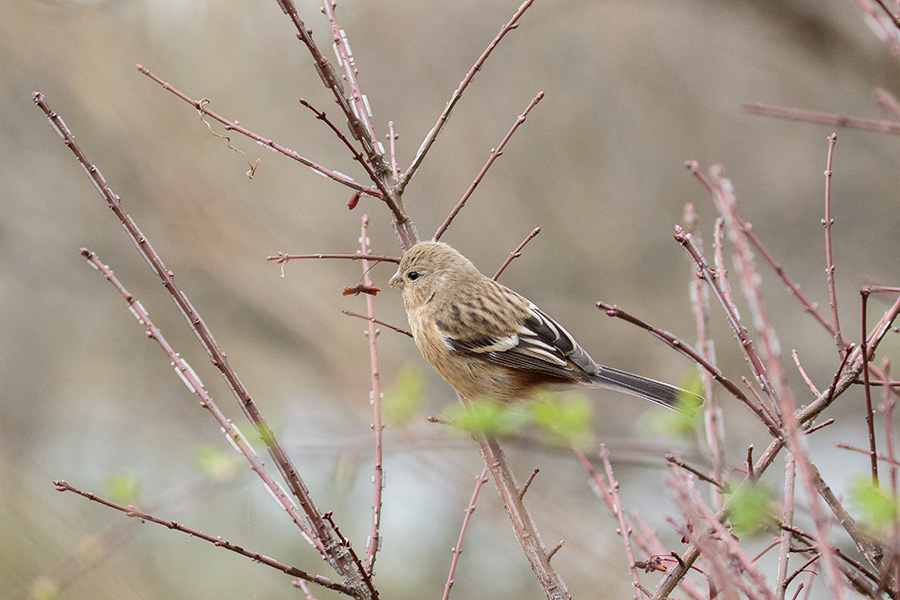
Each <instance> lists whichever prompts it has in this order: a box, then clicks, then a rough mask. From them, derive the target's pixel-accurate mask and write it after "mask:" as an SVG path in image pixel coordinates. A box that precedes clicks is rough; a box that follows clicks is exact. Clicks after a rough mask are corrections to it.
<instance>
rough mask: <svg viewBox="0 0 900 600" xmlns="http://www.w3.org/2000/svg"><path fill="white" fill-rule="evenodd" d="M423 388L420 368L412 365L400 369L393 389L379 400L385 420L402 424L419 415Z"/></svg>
mask: <svg viewBox="0 0 900 600" xmlns="http://www.w3.org/2000/svg"><path fill="white" fill-rule="evenodd" d="M424 389H425V384H424V377H423V376H422V371H421V370H420V369H418V368H417V367H414V366H412V365H406V366H404V367H403V368H402V369H400V372H399V373H398V374H397V381H396V383H395V384H394V387H393V389H392V390H391V391H389V392H388V393H386V394H385V395H384V399H383V400H382V402H381V410H382V412H383V414H384V418H385V421H387V422H390V423H393V424H395V425H401V426H402V425H406V424H407V423H409V422H410V421H412V420H413V419H414V418H416V417H417V416H418V415H420V414H421V413H422V398H423V396H424V394H423V392H424Z"/></svg>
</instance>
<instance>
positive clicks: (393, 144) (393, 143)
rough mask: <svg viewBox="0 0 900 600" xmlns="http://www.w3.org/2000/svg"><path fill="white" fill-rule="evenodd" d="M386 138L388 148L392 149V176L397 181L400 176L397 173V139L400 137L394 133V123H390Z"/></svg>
mask: <svg viewBox="0 0 900 600" xmlns="http://www.w3.org/2000/svg"><path fill="white" fill-rule="evenodd" d="M385 137H387V139H388V147H389V148H390V149H391V176H392V177H393V178H394V179H397V178H398V177H399V176H400V175H399V172H398V171H397V138H398V137H400V136H399V135H398V134H397V133H396V132H395V131H394V122H393V121H388V133H387V136H385Z"/></svg>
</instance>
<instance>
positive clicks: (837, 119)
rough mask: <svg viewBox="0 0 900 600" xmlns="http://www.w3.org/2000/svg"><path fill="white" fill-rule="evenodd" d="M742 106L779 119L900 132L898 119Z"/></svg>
mask: <svg viewBox="0 0 900 600" xmlns="http://www.w3.org/2000/svg"><path fill="white" fill-rule="evenodd" d="M741 108H742V109H743V110H744V111H745V112H748V113H750V114H752V115H759V116H762V117H777V118H779V119H789V120H792V121H805V122H807V123H822V124H824V125H833V126H835V127H849V128H851V129H864V130H867V131H877V132H879V133H893V134H898V133H900V122H897V121H881V120H878V119H863V118H860V117H849V116H847V115H840V114H836V113H827V112H819V111H815V110H806V109H804V108H787V107H784V106H773V105H771V104H759V103H747V104H741Z"/></svg>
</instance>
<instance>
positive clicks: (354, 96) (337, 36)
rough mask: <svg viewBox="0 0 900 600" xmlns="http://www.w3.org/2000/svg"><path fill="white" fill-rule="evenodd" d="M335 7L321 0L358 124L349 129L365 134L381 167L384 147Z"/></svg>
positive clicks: (329, 2)
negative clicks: (377, 132)
mask: <svg viewBox="0 0 900 600" xmlns="http://www.w3.org/2000/svg"><path fill="white" fill-rule="evenodd" d="M336 9H337V2H334V0H323V2H322V12H324V13H325V16H326V17H328V22H329V24H330V25H331V40H332V44H333V48H334V53H335V55H336V57H337V60H338V66H339V67H341V68H343V70H344V74H343V76H342V77H343V80H344V81H346V82H347V85H348V86H349V87H350V100H349V102H350V107H351V108H352V109H353V117H355V118H356V120H357V122H358V125H356V124H354V125H355V127H354V126H352V127H351V130H353V131H356V130H357V127H358V128H361V129H362V130H363V131H364V132H365V134H367V136H368V142H367V143H364V146H365V147H367V148H369V150H368V153H369V154H371V155H372V156H373V157H378V158H379V159H381V160H378V161H373V163H376V164H378V165H379V167H381V168H383V167H384V163H383V160H384V149H383V148H382V147H381V145H380V144H379V143H378V138H377V136H376V135H375V128H374V127H373V126H372V114H371V109H370V107H369V101H368V99H367V98H366V96H365V94H363V93H362V90H361V89H360V87H359V80H358V79H357V75H358V72H357V69H356V61H355V60H354V58H353V53H352V52H351V51H350V43H349V42H348V41H347V34H346V33H345V32H344V30H343V29H341V28H340V26H339V25H338V23H337V15H336V13H335V10H336ZM346 116H347V119H348V120H352V119H351V118H350V117H351V115H349V114H347V115H346ZM360 141H361V142H363V141H364V140H362V139H361V140H360Z"/></svg>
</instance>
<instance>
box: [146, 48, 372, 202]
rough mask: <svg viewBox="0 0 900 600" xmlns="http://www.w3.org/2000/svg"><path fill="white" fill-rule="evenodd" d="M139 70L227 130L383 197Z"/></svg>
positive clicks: (326, 174)
mask: <svg viewBox="0 0 900 600" xmlns="http://www.w3.org/2000/svg"><path fill="white" fill-rule="evenodd" d="M137 70H138V71H140V72H141V73H143V74H144V75H146V76H147V77H149V78H150V79H152V80H153V81H155V82H156V83H158V84H159V85H161V86H162V87H163V89H164V90H168V91H170V92H172V93H173V94H175V95H176V96H178V97H179V98H181V99H182V100H184V101H185V102H187V103H188V104H190V105H191V106H193V107H194V108H195V109H197V111H198V112H200V113H202V114H204V115H208V116H209V117H211V118H213V119H215V120H216V121H218V122H219V123H221V124H222V125H224V126H225V129H226V130H228V131H236V132H237V133H240V134H241V135H245V136H247V137H248V138H250V139H251V140H253V141H255V142H257V143H259V144H262V145H263V146H266V147H267V148H270V149H272V150H274V151H276V152H279V153H281V154H283V155H285V156H287V157H288V158H292V159H294V160H296V161H297V162H299V163H300V164H302V165H305V166H307V167H309V168H310V169H312V170H313V171H315V172H317V173H320V174H322V175H324V176H326V177H328V178H329V179H333V180H334V181H337V182H338V183H340V184H343V185H345V186H347V187H349V188H352V189H354V190H356V191H358V192H362V193H364V194H370V195H373V196H381V192H379V191H378V190H375V189H372V188H369V187H366V186H364V185H362V184H361V183H358V182H356V181H354V180H353V179H352V178H350V177H348V176H347V175H344V174H342V173H338V172H337V171H332V170H331V169H328V168H327V167H323V166H322V165H320V164H318V163H315V162H313V161H311V160H309V159H308V158H306V157H303V156H300V155H299V154H297V153H296V152H294V151H293V150H291V149H290V148H287V147H285V146H282V145H281V144H278V143H277V142H274V141H272V140H270V139H268V138H265V137H263V136H261V135H259V134H257V133H254V132H252V131H250V130H249V129H247V128H246V127H244V126H243V125H240V124H239V123H238V122H237V121H229V120H228V119H226V118H225V117H222V116H221V115H219V114H217V113H215V112H213V111H211V110H209V108H208V107H207V103H206V102H204V101H203V100H194V99H193V98H191V97H190V96H188V95H187V94H184V93H182V92H180V91H179V90H178V89H177V88H175V87H173V86H172V85H171V84H169V83H167V82H166V81H163V80H162V79H160V78H159V77H157V76H156V75H154V74H153V73H152V72H151V71H150V70H149V69H147V68H145V67H144V66H142V65H137Z"/></svg>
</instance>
